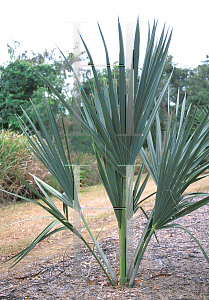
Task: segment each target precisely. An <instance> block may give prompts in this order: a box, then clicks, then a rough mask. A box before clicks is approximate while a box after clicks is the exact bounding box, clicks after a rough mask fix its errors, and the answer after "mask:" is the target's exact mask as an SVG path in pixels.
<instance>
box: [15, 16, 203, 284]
mask: <svg viewBox="0 0 209 300" xmlns="http://www.w3.org/2000/svg"><path fill="white" fill-rule="evenodd" d="M98 26H99V25H98ZM156 26H157V24H156V23H154V25H153V28H152V31H151V32H150V29H149V33H148V42H147V49H146V55H145V60H144V64H143V68H142V72H141V76H140V80H139V83H138V82H137V75H138V64H139V40H140V39H139V22H138V21H137V25H136V31H135V40H134V52H133V63H132V68H131V70H133V72H130V73H131V75H130V78H129V90H128V92H127V91H126V90H125V87H126V73H125V57H124V49H123V38H122V32H121V26H120V23H119V22H118V30H119V45H120V53H119V94H118V95H117V89H116V86H115V84H114V80H113V78H112V73H111V67H110V61H109V56H108V51H107V47H106V44H105V40H104V37H103V34H102V31H101V29H100V27H99V30H100V34H101V37H102V41H103V44H104V48H105V52H106V62H107V71H108V88H107V85H106V86H105V90H104V92H103V91H102V90H101V87H100V84H99V81H98V77H97V72H96V69H95V66H94V63H93V60H92V57H91V55H90V52H89V50H88V48H87V46H86V44H85V42H84V41H83V39H82V37H81V40H82V42H83V44H84V47H85V49H86V52H87V54H88V57H89V60H90V64H91V66H92V70H93V74H94V79H95V85H96V89H97V91H96V93H94V97H93V99H92V101H90V100H89V98H88V97H87V95H86V94H85V91H84V90H83V89H82V86H81V84H80V82H79V80H78V78H77V77H76V78H77V82H78V85H79V87H80V89H81V96H82V106H80V115H79V114H77V113H76V112H75V111H74V110H73V108H72V107H71V106H70V105H69V104H68V103H67V102H66V101H65V100H64V99H63V98H62V97H61V95H60V94H59V93H58V92H57V91H56V89H55V88H54V87H53V86H52V85H51V84H50V82H48V81H47V80H46V79H45V78H44V77H43V76H42V75H41V74H40V73H38V72H37V71H36V70H35V68H33V69H34V70H35V71H36V72H37V73H38V74H39V75H40V76H41V77H42V79H43V80H44V81H45V83H46V84H47V85H48V86H49V87H50V88H51V89H52V90H53V92H54V93H55V95H56V96H57V97H58V99H59V100H60V101H61V103H62V105H64V106H65V107H66V108H67V109H68V111H69V112H70V114H72V115H73V116H74V120H75V121H76V122H77V123H78V124H80V126H81V128H82V129H83V130H84V131H85V132H86V134H87V135H88V137H89V140H90V141H91V142H92V144H93V147H94V151H95V156H96V159H97V164H98V170H99V173H98V176H99V178H100V179H101V182H102V183H103V185H104V187H105V189H106V192H107V194H108V196H109V199H110V202H111V204H112V206H113V208H114V213H115V216H116V219H117V222H118V228H119V257H120V284H123V283H124V282H126V281H127V280H129V285H130V286H132V285H133V284H134V280H135V277H136V273H137V270H138V268H139V264H140V261H141V259H142V256H143V253H144V251H145V250H146V247H147V245H148V243H149V240H150V238H151V236H152V235H153V234H154V233H155V230H158V229H162V228H166V227H168V226H174V224H168V223H169V222H171V221H172V220H173V219H175V218H178V217H181V216H183V215H184V214H186V213H189V212H190V211H192V210H194V209H197V208H198V207H199V206H200V205H204V204H205V203H207V201H208V200H207V198H205V199H204V200H201V201H200V202H199V206H198V205H197V204H196V203H192V202H191V201H189V199H190V198H191V197H193V196H194V195H188V197H187V199H186V200H185V199H184V196H182V193H183V192H184V190H185V189H186V187H187V186H188V185H189V184H191V183H192V182H194V181H195V180H199V177H198V176H199V175H200V174H201V173H202V172H203V171H204V170H205V169H206V168H207V167H208V165H204V166H203V165H202V166H201V168H200V167H199V162H200V161H201V159H202V158H203V157H204V156H205V155H206V153H205V150H204V146H205V144H207V130H206V129H207V128H208V125H209V124H208V121H207V118H206V119H204V122H203V123H202V124H203V125H202V124H201V125H200V127H198V128H199V129H197V131H196V132H197V133H196V132H195V133H194V135H193V136H192V137H191V138H190V139H187V136H188V131H189V128H190V127H191V124H192V122H193V119H192V120H188V118H186V120H185V121H184V120H183V117H184V109H182V111H181V122H180V125H179V128H178V130H177V127H178V126H177V122H176V123H175V126H174V131H173V132H172V129H171V126H170V124H171V123H170V121H168V126H167V133H166V143H165V147H164V151H163V155H162V156H161V128H160V123H159V116H158V114H157V110H158V108H159V105H160V102H161V100H162V98H163V95H164V93H165V91H166V89H167V87H168V84H169V80H170V78H169V79H168V81H167V83H166V85H165V86H164V88H163V90H162V92H161V94H160V96H159V98H158V100H157V101H155V95H156V92H157V89H158V86H159V83H160V79H161V76H162V72H163V68H164V65H165V62H166V57H167V53H168V47H169V44H170V39H171V34H170V36H168V34H166V35H165V34H164V29H163V31H162V34H161V36H160V39H159V42H158V43H156V44H155V33H156ZM61 53H62V52H61ZM62 55H63V57H64V54H63V53H62ZM66 63H67V64H68V65H69V68H70V69H71V70H72V71H73V68H72V66H71V65H70V64H69V62H68V61H67V60H66ZM75 76H76V74H75ZM32 105H33V104H32ZM177 106H178V105H177ZM46 108H47V113H48V116H49V120H50V125H51V128H52V131H53V134H54V144H53V143H52V141H51V139H50V136H49V134H48V132H47V130H46V128H45V126H44V124H43V122H42V120H41V118H40V117H39V115H38V113H37V111H36V109H35V107H34V106H33V109H34V111H35V114H36V117H37V120H38V123H39V126H40V128H41V131H42V136H43V137H42V136H41V134H40V133H39V132H38V131H37V129H36V128H35V126H34V124H33V122H32V121H31V120H30V118H29V117H28V115H27V114H26V112H25V111H24V110H23V112H24V114H25V116H26V118H27V120H28V121H29V123H30V125H31V128H33V131H34V132H33V133H32V132H31V131H30V130H29V129H28V128H27V126H25V124H24V123H23V122H22V120H21V119H20V118H18V120H19V124H20V126H21V128H22V130H23V132H24V134H25V135H26V137H27V139H28V141H29V144H27V146H28V148H29V149H30V150H31V151H32V152H33V153H34V154H35V155H36V156H37V157H38V159H40V161H41V162H42V163H43V164H44V165H45V166H46V167H47V169H48V170H49V172H50V173H51V174H52V176H53V177H54V178H55V180H56V182H57V183H58V185H59V186H60V188H61V189H62V190H63V193H59V192H58V191H57V190H55V189H54V188H52V187H50V186H49V185H47V184H46V183H44V182H43V181H41V180H40V179H38V178H37V177H36V176H33V177H34V180H35V181H36V183H37V185H38V187H39V188H40V190H41V191H42V194H43V195H41V194H39V193H38V192H36V191H35V190H34V189H33V188H32V187H31V189H33V191H34V193H36V194H37V196H38V197H39V199H41V200H43V202H41V201H35V200H31V199H27V198H25V197H21V198H23V199H25V200H27V201H30V202H32V203H34V204H37V205H39V206H41V207H42V208H43V209H45V210H46V211H47V212H49V213H50V214H51V215H52V216H53V217H54V220H53V221H52V222H51V223H50V224H49V225H48V226H47V227H46V228H45V229H44V230H43V231H42V232H41V234H40V235H39V236H38V237H37V238H36V239H35V240H34V241H33V242H32V243H31V245H30V246H28V247H27V248H26V249H24V250H23V251H21V252H20V253H19V254H17V255H15V256H14V257H13V258H12V259H13V266H14V265H15V264H16V263H18V262H19V261H20V260H21V259H22V258H23V257H24V256H25V255H27V254H28V253H29V252H30V251H31V250H32V249H33V247H35V245H36V244H37V243H39V242H40V241H42V240H43V239H45V238H47V237H48V236H50V235H52V234H54V233H55V232H58V231H61V230H68V229H69V230H71V231H72V232H73V233H74V234H75V235H76V236H77V237H78V238H79V239H80V240H82V241H83V242H84V243H85V244H86V246H87V247H88V248H89V250H90V251H91V252H92V254H93V255H94V257H95V258H96V260H97V261H98V263H99V264H100V266H101V268H102V269H103V271H104V272H105V274H106V276H107V277H108V279H109V280H110V282H111V284H112V285H116V284H118V278H117V276H116V274H115V272H114V270H113V269H112V267H111V265H110V263H109V262H108V260H107V258H106V256H105V254H104V253H103V251H102V249H101V248H100V246H99V243H98V242H97V239H95V237H94V236H93V234H92V232H91V230H90V228H89V226H88V224H87V222H86V220H85V218H84V216H83V213H82V209H81V207H80V203H79V197H78V193H79V191H78V190H77V189H76V187H75V184H74V183H75V180H76V173H75V170H76V167H74V169H73V166H72V163H71V157H70V152H69V148H68V140H67V137H66V136H65V145H66V148H67V154H66V152H65V150H64V144H63V143H62V141H61V138H60V135H59V131H58V128H57V124H56V121H55V118H54V116H53V113H52V110H51V108H50V105H49V104H48V103H47V102H46ZM177 111H178V110H177ZM176 115H177V113H176ZM155 118H156V150H154V146H153V141H152V136H151V133H150V132H149V130H150V126H151V124H152V122H153V121H154V119H155ZM187 127H188V128H187ZM63 128H64V124H63ZM33 134H35V137H36V139H33V138H32V136H33ZM146 138H147V140H148V145H149V151H150V155H151V163H150V162H149V160H148V158H147V156H146V153H145V151H144V149H143V148H142V147H143V144H144V142H145V139H146ZM155 151H156V155H155ZM139 152H141V155H142V157H143V159H144V162H145V164H146V166H147V168H148V170H149V173H150V174H151V176H152V177H153V179H154V181H155V183H156V185H157V194H156V201H155V207H154V209H153V212H152V213H151V215H150V216H149V217H148V216H147V217H148V222H147V225H146V227H145V229H144V233H143V235H142V237H141V239H140V241H139V244H138V246H137V248H136V251H135V254H134V256H133V257H128V251H127V249H128V247H127V240H128V238H129V236H128V235H127V231H128V230H127V228H128V223H129V221H130V220H131V218H132V216H133V213H135V212H136V211H137V210H138V209H139V208H141V206H140V204H141V203H142V201H143V200H140V197H141V194H142V192H143V190H144V188H145V186H146V182H147V180H148V176H149V175H148V176H147V177H146V178H145V180H144V182H143V183H142V185H141V187H140V188H139V186H140V180H141V174H142V169H141V171H140V172H139V175H138V177H137V180H136V182H135V185H134V193H133V187H132V182H131V180H130V178H131V177H132V176H129V175H130V174H132V170H133V166H134V163H135V160H136V157H137V155H138V153H139ZM181 156H182V157H183V156H184V159H181ZM171 170H172V171H171ZM173 171H174V173H171V172H173ZM166 172H167V173H166ZM128 174H129V175H128ZM179 174H181V176H180V175H179ZM127 175H128V176H127ZM132 178H133V177H132ZM20 179H21V178H20ZM21 180H22V182H23V183H24V184H25V185H26V186H28V187H30V186H29V184H27V183H26V182H25V181H24V180H23V179H21ZM165 187H166V190H165ZM168 188H169V191H167V189H168ZM171 193H173V194H174V195H176V197H175V198H172V196H171ZM173 194H172V195H173ZM50 195H52V196H55V197H56V198H58V199H59V200H60V201H62V203H63V212H60V211H59V210H58V209H57V207H56V206H55V204H54V203H53V201H52V199H51V196H50ZM195 195H196V194H195ZM173 199H175V202H173ZM70 208H71V209H74V210H75V211H77V212H78V213H80V216H81V219H82V220H83V222H84V224H85V226H86V228H87V230H88V232H89V234H90V236H91V238H92V240H93V242H94V244H95V246H96V248H97V250H98V252H99V254H100V255H101V257H102V260H103V262H104V265H105V266H106V269H105V267H104V265H103V264H102V262H101V260H100V259H99V257H97V255H96V254H95V252H94V250H93V249H92V248H91V246H90V245H89V244H88V243H87V241H86V240H85V239H84V237H83V236H82V235H81V233H80V232H79V230H78V228H76V226H75V225H73V224H71V223H70V221H69V218H68V210H69V209H70ZM142 210H143V209H142ZM144 213H145V212H144ZM145 214H146V213H145ZM57 224H60V227H58V228H56V229H53V228H54V226H55V225H57ZM175 226H178V225H177V224H175ZM179 226H180V225H179ZM201 249H202V248H201ZM205 255H206V254H205ZM206 257H207V255H206ZM128 258H129V259H131V262H130V264H129V265H128Z"/></svg>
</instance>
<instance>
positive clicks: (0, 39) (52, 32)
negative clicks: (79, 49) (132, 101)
mask: <svg viewBox="0 0 209 300" xmlns="http://www.w3.org/2000/svg"><path fill="white" fill-rule="evenodd" d="M208 8H209V1H208V0H199V1H193V2H192V1H187V0H181V1H179V0H176V1H173V0H172V1H171V0H150V1H149V0H146V1H145V0H138V1H135V0H129V1H118V0H117V1H116V0H111V1H110V0H105V1H98V0H97V1H96V0H89V1H86V0H85V1H84V0H80V1H72V0H71V1H69V0H59V1H55V0H53V1H51V0H50V1H48V0H42V1H40V0H36V1H31V0H18V1H17V0H10V1H5V0H1V18H0V43H1V47H0V64H3V62H5V61H7V60H9V56H8V54H7V46H6V45H7V43H9V44H10V45H11V46H13V41H12V40H11V39H13V40H16V41H18V42H20V46H19V48H18V49H17V52H16V55H17V54H18V52H20V53H22V52H23V51H25V50H28V51H30V50H33V51H35V52H41V53H42V52H43V50H44V49H45V48H46V49H47V50H51V49H52V48H53V47H55V42H56V43H57V44H58V46H59V47H60V48H61V50H62V51H63V52H64V53H66V51H67V50H69V51H70V52H71V51H72V50H73V41H74V38H73V28H74V26H76V25H75V23H74V22H81V23H82V25H81V35H82V37H83V39H84V40H85V42H86V44H87V46H88V47H89V50H90V52H91V54H92V57H93V59H94V63H95V65H96V64H103V63H105V53H104V48H103V44H102V40H101V38H100V34H99V30H98V27H97V21H98V22H99V24H100V26H101V29H102V31H103V34H104V38H105V40H106V44H107V48H108V50H109V56H110V61H111V63H113V62H114V61H115V60H118V52H119V51H118V50H119V46H118V26H117V17H118V16H119V18H120V21H121V24H122V30H123V35H124V44H126V39H125V29H126V27H125V26H126V22H127V21H129V22H133V24H134V25H133V26H134V28H135V24H136V20H137V16H138V15H139V21H140V31H141V48H140V49H141V52H140V53H141V58H140V62H141V63H142V61H143V53H144V50H145V47H146V43H147V32H148V31H147V30H148V21H149V22H150V24H151V25H152V24H153V20H154V19H156V20H158V28H157V32H158V34H160V33H161V30H162V27H163V24H164V23H165V22H166V29H168V28H170V29H171V28H173V36H172V40H171V45H170V48H169V54H171V55H173V56H174V59H173V61H174V62H175V63H178V66H179V67H182V68H183V67H185V66H188V67H196V66H197V65H198V64H200V63H201V61H203V60H204V59H205V57H206V53H209V27H208V11H209V10H208Z"/></svg>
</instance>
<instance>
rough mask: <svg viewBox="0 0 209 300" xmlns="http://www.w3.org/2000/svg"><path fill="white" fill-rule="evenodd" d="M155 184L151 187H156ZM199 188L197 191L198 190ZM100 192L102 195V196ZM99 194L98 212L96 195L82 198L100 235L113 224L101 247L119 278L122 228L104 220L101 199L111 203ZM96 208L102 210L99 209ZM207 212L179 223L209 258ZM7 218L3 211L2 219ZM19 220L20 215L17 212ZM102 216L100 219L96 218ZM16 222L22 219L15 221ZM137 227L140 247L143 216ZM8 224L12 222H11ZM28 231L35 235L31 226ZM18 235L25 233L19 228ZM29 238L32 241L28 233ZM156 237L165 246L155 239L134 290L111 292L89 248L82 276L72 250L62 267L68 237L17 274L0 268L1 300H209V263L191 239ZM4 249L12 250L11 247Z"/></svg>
mask: <svg viewBox="0 0 209 300" xmlns="http://www.w3.org/2000/svg"><path fill="white" fill-rule="evenodd" d="M202 184H203V185H204V186H201V187H200V188H201V190H202V191H203V190H205V188H206V185H207V181H205V183H202ZM150 185H152V183H151V182H150ZM194 188H195V190H197V189H198V188H199V187H197V186H196V187H194ZM150 189H151V188H150ZM96 190H98V194H97V193H96ZM94 192H95V194H94V197H93V198H94V210H93V209H88V207H89V208H90V207H92V203H91V200H90V199H92V195H93V191H92V190H91V191H90V190H88V191H87V192H86V194H85V193H84V196H85V197H84V198H83V200H82V199H81V201H83V205H82V207H83V206H84V205H86V206H87V209H86V211H87V212H88V213H87V215H88V216H87V217H88V218H89V222H90V223H91V228H92V229H93V231H94V233H95V234H96V233H97V232H98V231H99V230H100V229H101V227H102V225H103V224H104V223H103V222H104V221H105V220H106V221H108V223H106V225H105V227H104V230H103V231H102V234H101V236H100V245H101V247H102V248H103V249H105V250H104V251H105V254H106V255H107V257H108V258H109V261H110V262H111V264H112V266H113V267H114V268H115V270H116V272H117V274H118V271H119V270H118V269H119V267H118V254H117V251H116V249H118V232H117V226H116V225H117V224H116V222H115V220H114V219H113V217H112V215H111V213H109V214H107V215H105V213H104V212H105V209H104V210H103V212H101V211H102V209H101V208H100V209H99V207H101V206H102V201H101V199H103V202H105V201H106V200H105V195H104V194H102V193H103V192H102V190H99V189H97V188H95V191H94ZM88 193H89V195H88ZM97 196H98V197H97ZM84 199H85V200H84ZM96 203H97V204H98V206H97V204H96ZM105 205H108V203H105ZM105 205H104V206H103V207H105ZM96 206H97V207H98V209H96ZM108 206H110V205H108ZM151 206H152V203H147V204H145V208H147V209H148V211H149V209H150V208H151ZM24 211H26V214H27V215H31V214H30V211H29V209H27V210H26V209H25V208H24ZM94 211H95V212H94ZM99 212H100V213H99ZM91 213H92V214H91ZM208 213H209V207H208V206H205V207H203V208H201V209H199V210H198V211H196V212H194V213H192V214H191V215H189V216H187V217H184V218H183V219H182V220H181V221H179V223H181V224H184V225H185V226H186V227H187V229H189V230H190V231H191V232H192V233H193V234H194V235H195V237H196V238H197V239H198V240H199V241H200V243H201V244H202V245H203V247H204V249H205V251H206V253H207V254H208V255H209V234H208V224H209V214H208ZM6 215H7V214H5V211H4V214H2V215H1V220H2V219H3V216H6ZM9 215H11V214H9ZM16 215H18V209H17V208H16ZM98 215H99V218H97V216H98ZM14 216H15V210H14ZM14 216H13V218H14ZM20 216H21V219H23V218H24V217H25V216H24V217H23V216H22V215H21V214H20ZM92 216H93V217H92ZM17 219H18V217H17V218H16V219H13V220H17ZM41 220H42V219H41ZM4 222H5V219H4ZM29 222H31V221H29ZM134 222H135V226H134V237H135V246H136V242H137V240H138V239H139V237H140V234H141V232H142V230H143V227H144V224H145V219H144V217H143V216H142V215H141V214H137V215H136V217H135V218H134ZM8 223H11V220H9V222H8ZM8 223H6V224H8ZM26 223H27V222H26ZM40 223H42V221H41V222H40V219H39V223H38V229H39V232H40ZM3 224H5V223H3ZM17 224H20V223H16V225H17ZM21 224H23V223H21ZM16 225H12V226H16ZM42 225H43V224H42ZM18 226H19V225H18ZM28 227H29V228H28V230H29V231H30V229H31V226H28ZM35 227H36V226H35ZM9 228H11V226H9ZM16 228H17V227H16ZM10 230H11V229H10ZM18 230H20V228H19V227H18ZM82 230H84V229H82ZM4 232H5V231H1V234H2V236H3V239H1V241H2V242H3V243H4ZM12 232H13V235H14V236H17V234H18V231H14V228H13V230H11V231H10V233H8V234H9V235H10V236H11V233H12ZM25 234H26V236H27V234H28V233H27V232H26V233H25ZM157 237H158V239H159V242H160V246H159V245H158V244H157V242H156V240H155V239H154V238H153V239H152V240H151V242H150V245H149V246H148V248H147V251H146V253H145V255H144V258H143V261H142V263H141V265H140V268H139V271H138V274H137V280H136V282H135V285H134V287H133V288H129V287H128V286H127V285H124V286H122V287H121V286H118V287H116V288H113V287H111V286H110V285H109V282H108V281H107V279H106V277H105V276H104V274H103V272H102V270H100V267H99V265H98V264H97V262H96V261H95V259H94V258H93V257H92V255H91V254H90V253H89V251H88V250H87V249H86V247H85V246H82V247H81V259H80V262H81V267H80V270H79V272H80V273H78V270H77V271H75V263H76V262H75V260H74V258H73V250H72V247H69V249H68V250H67V252H66V255H65V259H64V268H63V253H64V251H65V249H66V247H67V245H69V244H70V242H71V241H72V236H71V235H70V234H69V233H65V234H64V235H58V236H56V237H55V238H52V239H50V240H48V241H47V242H46V243H42V244H41V245H39V246H37V247H36V248H35V249H34V250H33V251H32V252H31V253H30V254H29V255H28V256H27V257H26V258H25V259H24V260H23V261H22V262H20V264H18V265H17V266H15V267H14V268H13V269H11V270H8V264H4V265H1V270H0V299H30V300H31V299H143V300H146V299H148V300H149V299H150V300H151V299H169V300H170V299H172V300H174V299H175V300H176V299H184V300H186V299H194V300H196V299H209V264H208V263H207V261H206V259H205V257H204V256H203V254H202V252H201V251H200V249H199V247H197V245H196V244H195V243H194V242H193V240H192V239H191V237H190V236H189V235H188V234H186V233H185V232H183V231H180V230H176V229H175V230H174V229H169V230H163V231H159V232H157ZM5 240H6V239H5ZM14 241H16V239H14ZM3 243H2V244H3ZM21 247H22V246H21ZM5 249H6V250H8V249H9V248H8V249H7V248H5ZM10 255H11V252H10V254H9V253H8V252H4V253H3V254H2V255H1V259H2V261H4V260H5V258H6V257H9V256H10ZM76 266H77V265H76ZM78 274H79V275H78ZM118 276H119V274H118Z"/></svg>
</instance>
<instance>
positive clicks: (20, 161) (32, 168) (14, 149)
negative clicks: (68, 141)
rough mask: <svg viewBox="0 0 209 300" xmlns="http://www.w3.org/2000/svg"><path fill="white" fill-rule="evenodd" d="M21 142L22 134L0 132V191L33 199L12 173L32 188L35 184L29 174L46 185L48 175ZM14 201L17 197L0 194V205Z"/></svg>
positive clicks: (30, 192) (48, 179) (29, 191)
mask: <svg viewBox="0 0 209 300" xmlns="http://www.w3.org/2000/svg"><path fill="white" fill-rule="evenodd" d="M23 140H26V138H25V137H24V136H23V135H22V134H18V133H15V132H13V131H11V130H9V131H5V130H1V132H0V189H4V190H5V191H8V192H11V193H15V194H17V195H21V196H22V195H25V196H26V195H27V197H29V198H34V197H35V195H34V194H33V192H32V191H31V190H30V189H28V188H27V187H26V186H24V185H23V184H22V183H21V181H20V180H18V179H17V177H16V176H15V175H14V173H16V174H18V175H19V176H21V177H23V178H24V179H25V180H26V181H27V182H28V183H30V184H31V185H32V186H34V187H35V186H36V184H35V182H34V180H33V178H32V176H30V174H29V172H31V173H35V174H37V176H40V177H41V178H42V179H43V180H46V181H47V182H48V183H50V174H49V172H48V171H47V169H46V168H45V167H44V166H43V164H42V163H41V162H40V161H38V160H37V159H36V158H35V157H33V155H32V154H31V153H30V152H29V150H28V149H27V147H26V146H25V144H24V142H23ZM16 199H17V197H15V196H11V195H9V194H8V193H6V192H3V191H1V192H0V203H4V202H13V201H15V200H16Z"/></svg>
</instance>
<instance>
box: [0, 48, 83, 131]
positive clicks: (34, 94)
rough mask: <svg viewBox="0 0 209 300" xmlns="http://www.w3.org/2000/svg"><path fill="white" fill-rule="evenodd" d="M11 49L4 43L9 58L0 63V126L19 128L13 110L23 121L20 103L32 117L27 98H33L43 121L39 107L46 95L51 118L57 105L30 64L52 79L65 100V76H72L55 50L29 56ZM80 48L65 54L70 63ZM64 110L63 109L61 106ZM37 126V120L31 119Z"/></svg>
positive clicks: (42, 111)
mask: <svg viewBox="0 0 209 300" xmlns="http://www.w3.org/2000/svg"><path fill="white" fill-rule="evenodd" d="M15 49H16V45H15V46H14V48H12V47H11V46H9V45H8V52H9V54H10V61H9V62H8V64H7V65H6V66H0V72H1V77H0V126H1V128H2V129H12V130H15V131H18V130H19V124H18V122H17V121H16V118H15V113H17V114H18V115H19V116H20V117H21V118H23V120H24V121H25V122H26V124H27V125H28V126H29V124H28V122H27V120H26V119H25V118H24V117H23V114H22V110H21V107H23V109H24V110H26V111H27V113H28V115H29V116H30V118H32V119H34V112H33V110H32V109H31V105H30V100H32V101H33V103H34V105H35V107H36V109H37V110H38V112H39V114H40V115H41V117H42V119H43V121H44V122H45V124H47V122H48V117H47V114H46V112H45V111H44V110H43V109H42V108H43V100H44V98H46V97H47V99H48V100H49V101H50V104H51V106H52V111H53V113H54V116H55V118H59V117H60V105H59V102H58V101H57V100H56V97H54V96H53V94H52V93H51V91H50V89H49V88H48V87H47V86H46V84H45V83H44V82H43V80H41V79H40V78H39V76H37V75H36V74H34V72H32V69H31V67H30V65H29V64H28V62H29V63H31V65H33V66H36V69H37V70H39V71H40V72H43V74H45V76H46V78H48V80H50V81H51V82H52V84H53V85H54V86H55V87H56V89H57V90H59V92H60V93H61V94H62V96H63V97H64V99H65V100H66V101H67V102H69V101H70V97H69V91H70V89H69V82H67V80H68V79H69V78H70V77H72V75H71V74H69V73H68V71H69V68H68V67H67V64H66V62H65V61H64V60H63V59H61V56H59V59H56V58H55V50H56V49H52V51H51V52H48V51H47V50H45V51H44V52H43V54H40V53H38V54H35V53H34V52H32V57H31V56H29V55H28V53H27V51H25V52H23V53H22V54H21V55H18V56H17V57H16V56H15ZM83 54H84V52H82V53H81V54H80V55H78V56H74V54H73V53H72V52H71V53H68V55H67V58H68V60H69V62H70V63H72V64H73V63H74V62H75V61H79V60H81V59H82V58H81V56H82V55H83ZM63 112H64V113H65V110H64V109H63ZM35 125H36V126H37V129H39V125H38V123H35Z"/></svg>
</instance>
